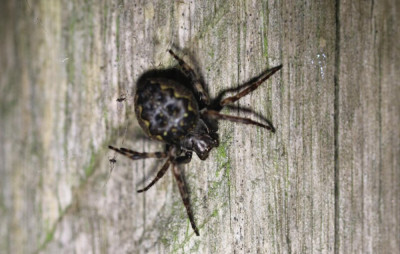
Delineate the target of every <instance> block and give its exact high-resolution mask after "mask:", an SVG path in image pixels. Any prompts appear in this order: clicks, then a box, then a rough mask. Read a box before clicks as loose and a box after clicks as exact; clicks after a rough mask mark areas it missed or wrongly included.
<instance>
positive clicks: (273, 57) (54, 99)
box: [0, 0, 400, 253]
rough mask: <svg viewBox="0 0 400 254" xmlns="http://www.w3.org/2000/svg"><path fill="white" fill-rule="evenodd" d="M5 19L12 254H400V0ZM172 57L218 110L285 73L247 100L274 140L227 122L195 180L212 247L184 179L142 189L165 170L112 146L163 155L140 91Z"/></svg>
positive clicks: (0, 29) (6, 9) (6, 13)
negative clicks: (192, 72)
mask: <svg viewBox="0 0 400 254" xmlns="http://www.w3.org/2000/svg"><path fill="white" fill-rule="evenodd" d="M0 6H1V8H0V119H1V120H0V143H1V144H2V145H1V146H0V161H1V164H0V174H1V177H0V186H1V187H0V193H1V195H0V224H1V225H2V227H1V228H0V252H1V253H3V252H4V253H400V238H399V235H400V211H399V210H400V162H399V158H400V128H399V126H400V100H399V97H400V85H399V84H400V75H399V69H400V52H399V51H400V48H399V46H398V42H399V41H400V32H399V29H398V27H399V13H400V3H399V2H398V1H393V0H392V1H390V0H383V1H343V0H337V1H335V2H329V1H293V0H289V1H272V0H269V1H255V0H253V1H250V0H248V1H244V0H243V1H241V0H236V1H223V0H221V1H186V0H184V1H156V0H151V1H116V0H115V1H105V0H102V1H93V0H88V1H65V0H54V1H41V2H34V1H31V0H26V1H16V0H14V1H11V0H9V1H2V3H1V5H0ZM170 48H173V49H174V51H175V52H176V53H178V54H179V56H181V57H183V58H184V60H185V61H187V62H188V63H189V64H190V65H191V66H192V67H194V68H195V69H196V70H197V71H198V73H199V74H200V75H201V77H202V79H203V80H204V81H205V83H206V86H207V89H208V91H209V92H210V94H211V96H217V95H218V93H219V92H221V91H222V90H224V89H226V88H230V87H237V86H239V85H240V84H243V83H245V82H247V81H249V80H250V79H251V78H253V77H255V76H257V75H259V74H261V73H262V72H263V71H265V70H266V69H268V68H270V67H273V66H277V65H279V64H282V65H283V68H282V70H280V71H279V72H277V73H276V74H274V76H273V77H272V78H270V79H269V80H268V81H267V82H265V84H263V85H262V86H261V87H260V88H259V89H257V90H256V91H255V92H253V93H251V94H250V95H247V96H245V97H244V98H242V99H241V100H239V101H238V102H236V104H235V105H237V106H242V107H248V108H253V109H255V111H256V112H257V113H259V114H262V115H263V116H265V117H266V118H267V119H268V120H270V121H271V122H272V123H273V125H274V127H275V128H276V133H274V134H272V133H270V132H268V131H265V130H263V129H262V128H258V127H249V126H246V125H240V124H235V123H231V122H224V121H221V122H220V125H219V127H220V141H221V145H220V147H218V148H217V149H215V150H214V151H213V152H212V153H211V155H210V158H209V159H208V160H206V161H200V160H199V159H198V158H197V157H196V158H193V160H192V162H191V163H190V164H188V165H187V166H185V168H184V173H185V174H184V176H185V179H186V182H187V184H188V186H189V188H190V191H191V203H192V205H193V211H194V213H195V219H196V222H197V225H198V227H199V231H200V236H199V237H196V236H195V234H194V232H193V231H192V229H191V227H190V224H189V221H188V219H187V215H186V211H185V208H184V206H183V204H182V202H181V199H180V196H179V190H178V188H177V186H176V184H175V182H174V179H173V176H172V174H171V173H167V174H166V176H164V177H163V178H162V179H161V180H160V181H159V182H157V184H156V185H155V186H153V187H152V188H151V189H150V190H148V191H147V192H146V193H144V194H143V193H139V194H138V193H136V190H137V189H141V188H143V187H144V186H145V185H146V184H147V183H148V182H149V181H150V179H152V178H153V177H154V176H155V174H156V172H157V170H158V169H160V167H161V166H162V164H161V162H162V161H157V160H152V159H148V160H143V161H136V162H134V161H130V160H128V159H126V158H123V157H122V156H117V157H116V158H115V159H116V163H110V161H109V160H110V159H112V158H114V153H113V152H112V151H110V150H108V149H107V147H108V145H112V146H117V147H120V146H122V147H128V148H130V149H132V150H135V151H139V152H154V151H159V150H160V149H162V144H159V143H157V142H154V141H149V140H148V139H146V138H143V132H142V131H141V130H140V127H139V125H138V123H137V121H136V119H135V117H134V109H133V98H132V96H131V93H132V91H133V90H134V89H135V83H136V81H137V79H138V78H139V77H140V75H141V74H142V73H143V72H144V71H147V70H149V69H155V68H171V67H173V66H176V65H177V63H176V61H175V60H174V59H173V58H172V57H171V56H170V55H169V54H168V52H167V50H168V49H170ZM121 96H125V97H126V100H124V101H122V102H118V101H116V100H117V99H118V98H119V97H121ZM222 113H224V114H232V115H238V116H242V117H250V118H252V119H254V120H256V121H262V119H261V118H260V117H258V116H257V115H254V114H249V113H246V112H242V111H239V110H236V109H227V110H225V111H223V112H222ZM194 157H195V156H194ZM110 170H112V174H111V175H109V172H110Z"/></svg>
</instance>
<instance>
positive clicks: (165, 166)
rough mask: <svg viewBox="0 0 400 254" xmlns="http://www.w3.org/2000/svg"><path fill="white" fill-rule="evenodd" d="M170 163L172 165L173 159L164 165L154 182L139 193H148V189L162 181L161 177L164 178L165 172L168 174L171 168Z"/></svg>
mask: <svg viewBox="0 0 400 254" xmlns="http://www.w3.org/2000/svg"><path fill="white" fill-rule="evenodd" d="M170 163H171V159H170V158H168V160H167V161H166V162H165V163H164V165H163V166H162V168H161V169H160V170H159V171H158V172H157V175H156V177H155V178H154V179H153V181H151V183H149V184H148V185H147V186H146V187H144V188H143V189H140V190H138V191H137V192H144V191H147V190H148V189H150V188H151V186H153V185H154V184H155V183H156V182H157V181H158V180H160V179H161V177H163V176H164V174H165V172H167V170H168V168H169V165H170Z"/></svg>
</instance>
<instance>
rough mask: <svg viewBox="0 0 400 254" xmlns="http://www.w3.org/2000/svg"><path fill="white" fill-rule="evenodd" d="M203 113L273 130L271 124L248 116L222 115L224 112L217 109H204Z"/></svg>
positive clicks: (219, 118) (207, 115) (218, 118)
mask: <svg viewBox="0 0 400 254" xmlns="http://www.w3.org/2000/svg"><path fill="white" fill-rule="evenodd" d="M203 115H204V116H206V117H211V118H214V119H216V120H228V121H231V122H236V123H244V124H250V125H256V126H259V127H262V128H265V129H267V130H270V131H272V132H275V128H274V127H273V126H270V125H265V124H262V123H259V122H256V121H253V120H251V119H249V118H245V117H239V116H230V115H224V114H221V113H219V112H218V111H215V110H207V111H204V112H203Z"/></svg>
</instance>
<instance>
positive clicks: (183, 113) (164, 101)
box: [135, 78, 199, 144]
mask: <svg viewBox="0 0 400 254" xmlns="http://www.w3.org/2000/svg"><path fill="white" fill-rule="evenodd" d="M135 113H136V117H137V119H138V121H139V124H140V126H141V127H142V128H143V130H144V131H145V132H146V133H147V135H149V136H150V137H152V138H155V139H158V140H160V141H165V142H167V143H170V144H179V141H180V140H181V139H182V138H184V137H185V136H186V134H188V133H189V132H190V131H192V130H193V129H194V128H195V127H196V125H197V123H198V119H199V113H198V105H197V102H196V100H195V98H194V96H193V94H192V92H191V91H190V90H188V89H187V88H186V87H184V86H183V85H182V84H180V83H178V82H177V81H175V80H170V79H165V78H148V79H145V80H144V81H142V82H140V83H138V85H137V90H136V95H135Z"/></svg>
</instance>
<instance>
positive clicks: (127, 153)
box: [108, 146, 168, 160]
mask: <svg viewBox="0 0 400 254" xmlns="http://www.w3.org/2000/svg"><path fill="white" fill-rule="evenodd" d="M108 148H110V149H111V150H114V151H116V152H117V153H120V154H122V155H124V156H126V157H128V158H129V159H132V160H141V159H147V158H157V159H161V158H167V155H168V154H167V153H165V152H154V153H140V152H136V151H132V150H130V149H127V148H123V147H121V148H116V147H113V146H108Z"/></svg>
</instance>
